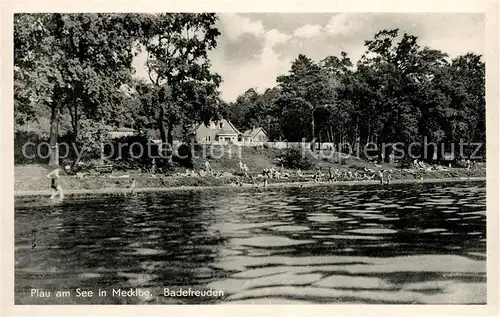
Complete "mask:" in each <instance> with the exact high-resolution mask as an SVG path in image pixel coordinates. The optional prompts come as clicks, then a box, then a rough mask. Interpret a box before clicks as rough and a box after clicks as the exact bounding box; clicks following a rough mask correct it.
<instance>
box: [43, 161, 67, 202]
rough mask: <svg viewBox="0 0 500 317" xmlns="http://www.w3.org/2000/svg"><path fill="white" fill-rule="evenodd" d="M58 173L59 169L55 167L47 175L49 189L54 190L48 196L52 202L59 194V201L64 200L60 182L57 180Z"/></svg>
mask: <svg viewBox="0 0 500 317" xmlns="http://www.w3.org/2000/svg"><path fill="white" fill-rule="evenodd" d="M59 171H60V169H59V167H56V168H55V169H54V170H53V171H52V172H51V173H49V174H48V175H47V177H48V178H50V188H52V189H53V190H54V192H53V193H52V195H51V196H50V199H51V200H54V198H56V195H57V194H59V199H60V200H62V199H63V198H64V192H63V189H62V187H61V182H60V180H59Z"/></svg>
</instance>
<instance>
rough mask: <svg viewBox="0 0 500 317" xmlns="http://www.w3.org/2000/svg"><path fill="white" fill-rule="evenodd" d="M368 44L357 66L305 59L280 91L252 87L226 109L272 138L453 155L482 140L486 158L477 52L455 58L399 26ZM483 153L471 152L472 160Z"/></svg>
mask: <svg viewBox="0 0 500 317" xmlns="http://www.w3.org/2000/svg"><path fill="white" fill-rule="evenodd" d="M365 47H366V52H365V54H364V55H363V56H362V57H361V59H360V60H359V61H358V62H357V63H356V64H355V65H354V64H353V62H352V61H351V59H350V58H349V57H348V56H347V54H346V53H344V52H342V53H341V56H340V57H337V56H328V57H326V58H324V59H323V60H321V61H319V62H317V63H316V62H314V61H312V60H311V59H309V58H307V57H306V56H304V55H299V56H298V58H297V59H296V60H295V61H294V62H293V63H292V66H291V69H290V71H289V73H288V74H286V75H283V76H279V77H278V78H277V83H278V85H277V86H276V87H274V88H270V89H267V90H266V91H265V92H264V93H263V94H259V93H257V92H256V91H255V90H254V89H249V90H248V91H246V92H245V93H244V94H242V95H240V96H239V97H238V98H237V100H236V101H235V102H233V103H229V104H226V106H225V110H224V112H225V115H226V116H227V117H228V118H229V119H230V120H231V121H232V122H233V123H234V124H235V125H237V126H239V127H241V128H242V129H243V130H244V129H247V128H251V127H252V126H253V125H256V126H260V127H263V128H264V129H266V130H267V131H268V134H269V137H270V139H271V140H288V141H294V142H297V141H302V140H306V141H311V140H313V139H315V140H316V142H334V143H336V144H340V143H342V144H345V143H348V144H351V145H352V146H353V148H354V146H355V145H356V144H359V145H360V146H361V147H363V146H364V145H365V144H367V143H368V142H375V144H378V145H381V144H382V143H385V144H394V143H396V142H402V143H403V144H405V145H408V144H411V143H412V142H420V143H421V144H424V143H425V142H427V143H430V142H435V143H437V144H439V145H441V144H443V147H444V148H445V152H446V151H453V145H452V144H455V147H454V149H455V151H457V150H458V144H459V143H460V142H463V143H465V144H468V143H482V144H483V146H482V148H481V150H480V151H482V152H481V153H482V154H483V155H484V153H485V152H484V151H485V147H484V145H485V138H486V130H485V65H484V62H483V61H482V59H481V56H479V55H476V54H472V53H469V54H465V55H462V56H458V57H456V58H454V59H452V60H449V58H448V56H447V55H446V54H445V53H443V52H441V51H439V50H434V49H430V48H428V47H420V46H419V44H418V38H417V37H415V36H412V35H409V34H406V33H405V34H402V35H401V34H399V32H398V30H397V29H395V30H382V31H380V32H378V33H376V34H375V36H374V39H372V40H367V41H365ZM424 140H425V142H424ZM379 148H382V147H381V146H379ZM475 148H476V146H471V147H468V148H467V151H469V153H465V155H469V154H470V151H473V150H474V149H475ZM414 150H415V151H421V152H423V149H422V148H418V147H415V148H414ZM481 153H476V155H477V154H481ZM380 154H382V153H380ZM384 154H386V155H385V157H386V158H387V153H384ZM439 154H443V153H439ZM426 159H429V157H427V158H426Z"/></svg>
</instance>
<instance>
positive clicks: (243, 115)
mask: <svg viewBox="0 0 500 317" xmlns="http://www.w3.org/2000/svg"><path fill="white" fill-rule="evenodd" d="M216 21H217V16H216V15H215V14H211V13H168V14H133V13H127V14H94V13H92V14H89V13H85V14H82V13H78V14H57V13H50V14H45V13H33V14H16V15H15V16H14V106H15V111H14V114H15V124H16V131H26V129H25V128H24V127H26V125H29V124H32V123H34V122H35V123H36V122H38V125H37V127H38V128H39V129H40V128H41V129H47V130H48V131H46V132H45V133H43V138H45V137H47V135H48V138H49V140H50V145H51V146H52V147H55V146H56V144H57V142H58V140H60V139H64V140H68V139H69V140H72V141H73V142H75V143H77V144H80V145H81V146H83V147H85V148H86V149H87V150H88V151H89V152H94V153H95V152H99V151H100V144H101V143H102V142H103V141H106V138H107V135H108V133H107V131H106V130H107V129H108V128H109V127H123V126H126V127H133V128H134V129H138V130H141V131H149V132H151V131H153V132H155V133H157V135H158V136H159V137H160V138H161V139H162V141H163V142H164V143H169V144H172V142H173V140H174V139H182V140H186V141H188V140H191V139H192V133H193V126H195V124H199V123H201V122H205V123H208V122H209V121H211V120H213V119H217V118H220V117H221V116H225V117H227V118H228V119H230V120H231V121H232V122H233V123H234V124H235V125H236V126H237V127H238V128H240V129H241V130H245V129H249V128H251V127H252V126H259V127H262V128H264V129H265V130H266V131H267V132H268V134H269V136H270V138H271V140H288V141H291V142H292V141H302V140H306V141H311V140H316V141H317V142H334V143H349V144H353V145H354V144H359V145H360V146H364V145H365V144H367V143H368V142H376V143H377V144H381V143H386V144H387V143H395V142H403V143H405V144H409V143H411V142H423V139H424V138H427V141H428V142H437V143H439V142H442V143H445V144H448V145H450V144H453V143H459V142H460V141H463V142H466V143H468V142H480V143H483V144H484V143H485V138H486V133H485V66H484V62H483V61H482V59H481V56H478V55H475V54H472V53H469V54H466V55H462V56H459V57H456V58H454V59H452V60H449V59H448V57H447V55H446V54H445V53H443V52H440V51H438V50H433V49H430V48H427V47H420V46H419V44H418V39H417V37H415V36H412V35H408V34H403V35H400V34H399V32H398V30H382V31H380V32H378V33H377V34H375V37H374V38H373V39H372V40H367V41H365V46H366V53H365V55H363V56H362V57H361V59H360V60H359V61H357V62H356V63H355V64H354V63H353V62H352V61H351V59H350V58H349V57H348V56H347V54H346V53H341V55H340V56H339V57H337V56H328V57H326V58H324V59H323V60H321V61H319V62H314V61H312V60H311V59H309V58H307V57H306V56H304V55H299V56H298V58H297V59H296V60H295V61H294V62H293V63H292V65H291V69H290V71H289V73H288V74H285V75H282V76H279V77H278V78H277V83H278V85H277V86H276V87H274V88H270V89H268V90H266V91H265V92H264V93H263V94H259V93H257V92H256V91H255V90H253V89H250V90H248V91H246V92H245V93H244V94H242V95H241V96H239V97H238V99H237V100H236V102H234V103H229V104H227V103H224V102H222V101H221V99H220V97H219V85H220V82H221V80H222V79H221V78H220V76H219V75H218V74H216V73H215V72H213V71H212V70H211V64H210V60H209V58H208V52H209V51H211V50H213V49H215V48H216V46H217V40H218V37H219V35H220V32H219V30H218V29H217V28H216V26H215V23H216ZM141 52H144V53H145V54H146V56H147V63H146V70H147V73H148V80H137V79H136V78H135V77H134V68H133V66H132V60H133V58H134V56H136V55H137V54H139V53H141ZM242 76H244V74H242ZM41 119H44V120H41ZM42 123H43V124H45V126H46V128H44V127H45V126H44V125H43V124H42ZM30 131H31V130H30ZM417 150H418V149H417ZM484 150H485V149H484V146H483V147H482V151H483V153H484ZM55 162H58V155H57V151H53V153H52V155H51V157H50V163H55Z"/></svg>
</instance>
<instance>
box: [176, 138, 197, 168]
mask: <svg viewBox="0 0 500 317" xmlns="http://www.w3.org/2000/svg"><path fill="white" fill-rule="evenodd" d="M173 161H175V162H177V163H179V164H180V165H181V166H182V167H185V168H189V169H193V153H192V152H191V147H190V146H189V145H187V144H185V143H183V144H181V145H180V146H179V148H178V149H177V155H174V157H173Z"/></svg>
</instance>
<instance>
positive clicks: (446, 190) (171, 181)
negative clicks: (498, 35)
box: [4, 6, 498, 309]
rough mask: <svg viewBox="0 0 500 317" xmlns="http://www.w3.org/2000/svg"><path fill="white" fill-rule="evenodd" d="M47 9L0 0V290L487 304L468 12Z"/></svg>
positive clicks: (68, 295) (482, 151)
mask: <svg viewBox="0 0 500 317" xmlns="http://www.w3.org/2000/svg"><path fill="white" fill-rule="evenodd" d="M54 9H55V11H54V12H14V13H13V17H12V21H13V25H12V32H13V33H12V39H13V43H12V54H13V59H12V61H13V65H12V67H13V70H12V75H13V87H11V90H12V96H10V97H9V98H10V99H12V98H13V103H12V105H13V117H12V118H7V120H13V125H12V126H13V132H12V135H13V140H10V141H9V142H12V141H13V163H14V165H13V166H12V167H10V168H11V169H12V170H13V175H14V178H13V180H12V183H13V184H12V186H13V191H14V198H13V207H14V209H13V211H12V213H13V227H14V229H13V233H14V234H13V245H12V248H13V254H14V255H13V256H14V266H13V268H12V269H13V279H14V285H13V286H14V289H13V290H12V292H13V294H12V297H13V299H14V304H15V305H21V306H22V305H122V304H123V305H125V304H127V305H180V304H184V305H185V304H188V305H193V304H209V305H213V304H247V305H259V304H342V305H347V304H348V305H394V304H397V305H436V304H439V305H442V304H448V305H451V304H453V305H486V304H490V303H488V295H489V294H488V292H489V289H488V292H487V282H488V279H489V278H490V276H488V279H487V261H489V258H488V256H487V248H486V246H487V235H486V231H487V216H486V214H487V213H486V211H487V201H486V192H487V186H486V184H487V181H486V178H487V169H486V164H487V155H486V153H487V152H488V153H489V151H490V149H489V148H487V146H486V139H487V135H486V126H487V121H488V120H487V117H488V116H487V115H486V114H487V111H486V108H487V107H486V104H487V102H486V95H487V94H486V87H487V85H486V66H487V59H486V58H485V53H486V50H487V44H486V43H487V38H486V21H487V19H486V14H485V13H484V12H415V13H414V12H368V11H367V12H328V11H325V12H308V11H307V8H304V11H303V12H210V11H206V12H204V11H203V12H199V11H196V12H190V11H183V12H172V11H162V10H158V12H144V13H141V12H129V11H127V10H124V11H123V12H121V11H120V8H119V7H118V6H117V7H116V12H110V11H109V10H103V11H102V12H87V11H85V10H82V11H81V12H64V11H60V12H58V11H57V7H54ZM51 11H52V9H51ZM4 66H5V65H4ZM494 72H498V69H496V70H494ZM497 96H498V95H497ZM497 104H498V101H497ZM497 104H496V105H494V107H496V106H498V105H497ZM488 124H490V122H488ZM489 137H491V136H490V135H488V138H489ZM493 138H495V136H493ZM4 168H9V167H8V166H4ZM489 172H490V171H489V170H488V173H489ZM488 176H489V175H488ZM488 186H490V184H489V183H488ZM488 198H489V197H488ZM489 208H490V206H488V210H489ZM6 211H7V210H6ZM490 211H492V212H496V211H498V206H493V209H492V210H490ZM488 219H489V218H488ZM488 237H489V236H488ZM496 247H497V246H496ZM492 251H495V250H492ZM492 251H490V252H492ZM496 283H498V278H497V280H496ZM333 307H335V306H333ZM333 309H334V308H333Z"/></svg>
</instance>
